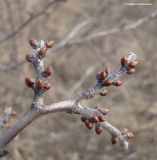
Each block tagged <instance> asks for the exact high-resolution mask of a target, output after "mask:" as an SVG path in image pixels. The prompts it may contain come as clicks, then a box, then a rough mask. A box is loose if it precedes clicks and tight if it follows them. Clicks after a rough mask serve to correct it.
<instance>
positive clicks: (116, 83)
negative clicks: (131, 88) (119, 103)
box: [113, 80, 123, 87]
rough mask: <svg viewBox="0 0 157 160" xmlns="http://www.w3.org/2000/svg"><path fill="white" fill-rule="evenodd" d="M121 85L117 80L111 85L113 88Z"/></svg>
mask: <svg viewBox="0 0 157 160" xmlns="http://www.w3.org/2000/svg"><path fill="white" fill-rule="evenodd" d="M122 84H123V83H122V81H120V80H117V81H116V82H114V83H113V85H114V86H116V87H119V86H121V85H122Z"/></svg>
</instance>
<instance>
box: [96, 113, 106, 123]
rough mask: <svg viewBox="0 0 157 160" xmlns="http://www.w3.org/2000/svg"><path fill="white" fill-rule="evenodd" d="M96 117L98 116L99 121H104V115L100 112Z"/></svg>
mask: <svg viewBox="0 0 157 160" xmlns="http://www.w3.org/2000/svg"><path fill="white" fill-rule="evenodd" d="M98 118H99V121H100V122H104V121H105V119H104V117H103V115H102V114H100V115H99V116H98Z"/></svg>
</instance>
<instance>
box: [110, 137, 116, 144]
mask: <svg viewBox="0 0 157 160" xmlns="http://www.w3.org/2000/svg"><path fill="white" fill-rule="evenodd" d="M111 143H112V144H113V145H115V144H116V143H117V139H116V137H111Z"/></svg>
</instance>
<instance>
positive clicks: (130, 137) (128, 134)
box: [127, 132, 135, 139]
mask: <svg viewBox="0 0 157 160" xmlns="http://www.w3.org/2000/svg"><path fill="white" fill-rule="evenodd" d="M134 137H135V136H134V134H133V133H132V132H128V133H127V138H128V139H132V138H134Z"/></svg>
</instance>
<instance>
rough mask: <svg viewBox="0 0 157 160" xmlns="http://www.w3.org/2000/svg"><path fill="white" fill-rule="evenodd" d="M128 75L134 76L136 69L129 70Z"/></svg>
mask: <svg viewBox="0 0 157 160" xmlns="http://www.w3.org/2000/svg"><path fill="white" fill-rule="evenodd" d="M127 73H128V74H133V73H135V69H134V68H131V69H129V70H128V71H127Z"/></svg>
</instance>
